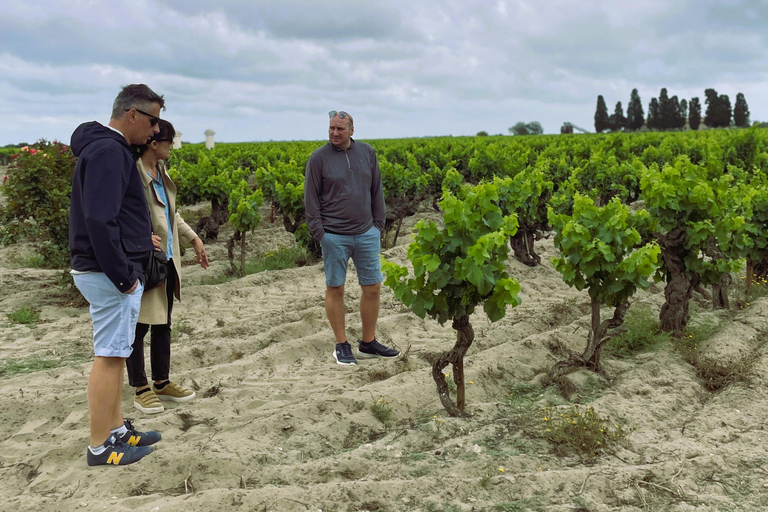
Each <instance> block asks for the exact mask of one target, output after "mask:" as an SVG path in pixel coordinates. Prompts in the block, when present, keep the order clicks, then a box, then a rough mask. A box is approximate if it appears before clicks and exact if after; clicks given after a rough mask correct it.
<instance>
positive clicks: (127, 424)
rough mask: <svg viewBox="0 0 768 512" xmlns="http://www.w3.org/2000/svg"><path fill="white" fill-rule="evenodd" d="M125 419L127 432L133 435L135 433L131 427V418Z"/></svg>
mask: <svg viewBox="0 0 768 512" xmlns="http://www.w3.org/2000/svg"><path fill="white" fill-rule="evenodd" d="M124 421H125V428H127V429H128V432H130V434H131V435H133V436H135V435H136V434H137V432H136V429H135V428H133V423H131V420H124Z"/></svg>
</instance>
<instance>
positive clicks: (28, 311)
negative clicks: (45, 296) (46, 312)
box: [6, 306, 40, 324]
mask: <svg viewBox="0 0 768 512" xmlns="http://www.w3.org/2000/svg"><path fill="white" fill-rule="evenodd" d="M6 316H7V317H8V320H9V321H10V322H11V323H12V324H36V323H37V322H39V321H40V311H38V310H36V309H32V308H28V307H27V306H24V307H22V308H21V309H17V310H15V311H11V312H10V313H8V314H7V315H6Z"/></svg>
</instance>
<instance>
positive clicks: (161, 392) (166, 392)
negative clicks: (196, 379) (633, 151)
mask: <svg viewBox="0 0 768 512" xmlns="http://www.w3.org/2000/svg"><path fill="white" fill-rule="evenodd" d="M155 395H157V398H159V399H160V400H170V401H171V402H187V401H189V400H192V399H193V398H195V392H194V391H192V390H191V389H187V388H184V387H181V386H179V385H178V384H176V383H175V382H168V383H167V384H166V385H165V386H163V388H162V389H157V384H155Z"/></svg>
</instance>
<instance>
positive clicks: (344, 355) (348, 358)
mask: <svg viewBox="0 0 768 512" xmlns="http://www.w3.org/2000/svg"><path fill="white" fill-rule="evenodd" d="M333 358H334V359H335V360H336V363H338V364H342V365H351V364H357V361H356V360H355V356H353V355H352V345H350V344H349V343H348V342H346V341H345V342H344V343H337V344H336V349H335V350H334V351H333Z"/></svg>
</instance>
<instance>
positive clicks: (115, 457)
mask: <svg viewBox="0 0 768 512" xmlns="http://www.w3.org/2000/svg"><path fill="white" fill-rule="evenodd" d="M123 455H124V453H123V452H120V453H118V452H112V453H110V454H109V458H108V459H107V464H114V465H115V466H117V465H118V464H120V459H122V458H123Z"/></svg>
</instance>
